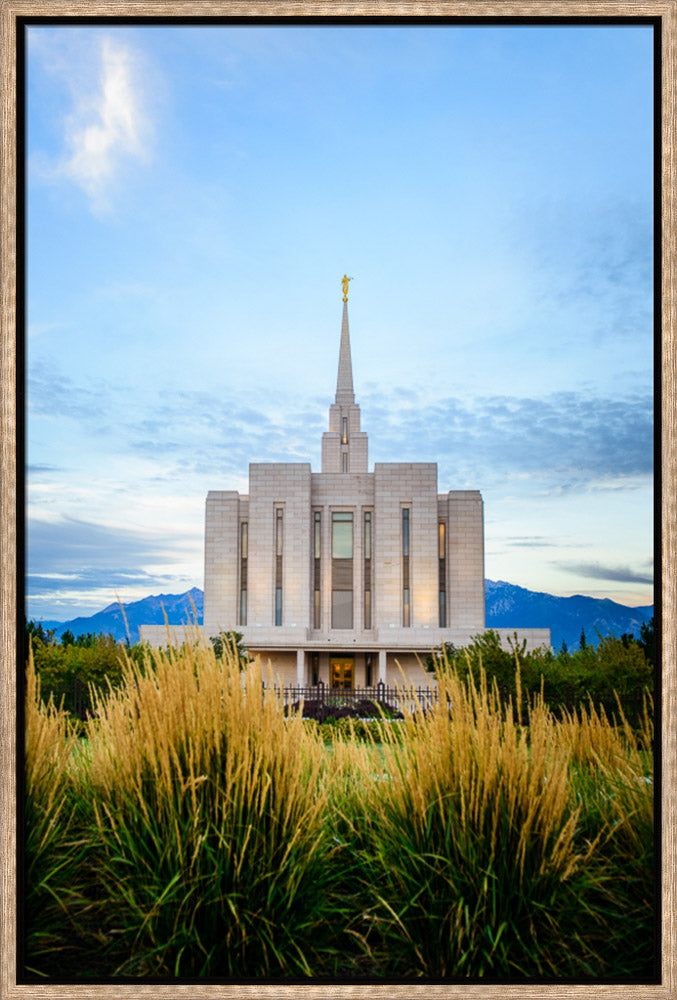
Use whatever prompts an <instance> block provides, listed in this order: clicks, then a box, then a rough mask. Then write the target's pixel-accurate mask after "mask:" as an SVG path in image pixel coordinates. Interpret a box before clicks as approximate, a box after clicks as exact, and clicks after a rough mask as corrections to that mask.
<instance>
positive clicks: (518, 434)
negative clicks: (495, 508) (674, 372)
mask: <svg viewBox="0 0 677 1000" xmlns="http://www.w3.org/2000/svg"><path fill="white" fill-rule="evenodd" d="M392 397H393V398H394V399H397V398H398V391H397V390H395V391H394V392H393V394H392ZM362 410H363V423H364V425H365V426H366V428H367V430H369V429H370V427H369V424H370V423H371V420H372V418H373V417H375V418H376V420H377V421H378V424H379V425H380V426H379V439H378V440H376V439H375V437H374V436H373V435H372V436H371V437H370V444H371V446H372V453H374V452H376V451H377V450H378V452H379V453H380V454H379V456H378V460H379V461H392V460H401V461H417V460H418V461H438V462H439V464H440V472H441V474H442V472H443V471H445V470H446V468H447V467H450V468H452V467H453V470H454V477H455V481H456V482H457V483H458V482H459V481H460V480H462V481H467V482H469V483H472V484H473V485H475V486H479V487H480V488H482V486H483V485H486V484H487V483H488V482H491V483H496V482H497V481H500V480H507V479H511V480H515V479H516V478H518V477H522V478H528V479H530V480H531V481H532V485H533V484H537V483H540V485H541V488H542V489H545V488H547V489H557V490H559V491H567V490H570V489H580V488H611V487H613V485H614V484H618V483H622V484H623V486H624V488H630V487H632V485H633V482H634V481H640V480H642V481H645V480H646V478H647V477H650V476H651V474H652V469H653V400H652V398H651V396H650V395H643V394H640V393H634V394H628V395H626V396H619V397H602V396H591V395H590V394H588V393H585V392H580V391H578V392H559V393H552V394H550V395H547V396H544V397H542V398H536V397H534V398H528V397H527V398H525V397H499V396H488V397H480V398H476V399H473V400H468V401H461V400H458V399H454V398H448V399H442V400H439V401H436V402H430V401H428V400H427V399H426V398H425V397H424V395H423V394H421V396H420V399H419V405H418V406H417V407H412V408H407V410H406V411H403V410H399V409H395V408H394V407H393V404H392V401H391V399H390V398H389V397H386V396H383V395H378V396H372V397H370V398H367V399H365V400H364V405H363V408H362Z"/></svg>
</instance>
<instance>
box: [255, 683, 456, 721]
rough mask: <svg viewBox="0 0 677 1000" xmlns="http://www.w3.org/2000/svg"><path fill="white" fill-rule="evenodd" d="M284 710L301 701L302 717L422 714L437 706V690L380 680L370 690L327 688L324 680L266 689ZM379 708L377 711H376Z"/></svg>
mask: <svg viewBox="0 0 677 1000" xmlns="http://www.w3.org/2000/svg"><path fill="white" fill-rule="evenodd" d="M266 690H267V691H269V692H270V693H271V694H272V695H273V696H274V697H275V698H277V700H278V702H279V703H280V704H281V705H282V707H283V708H285V709H291V708H297V707H298V706H299V705H300V703H301V702H303V706H304V713H303V714H304V715H311V716H315V717H318V716H319V717H321V716H324V717H326V716H328V715H331V714H334V713H336V714H338V715H342V714H348V711H350V713H351V714H352V713H353V712H356V713H357V714H358V715H365V716H367V717H376V718H378V717H379V715H380V714H381V712H383V713H384V714H385V715H386V716H388V715H393V716H394V715H399V714H400V713H401V712H402V711H408V712H413V713H416V712H420V711H426V710H427V709H429V708H431V707H432V706H433V705H434V704H436V703H437V691H436V690H435V689H434V688H430V687H423V686H419V687H413V686H412V687H399V686H394V685H388V684H384V683H383V682H382V681H380V682H379V683H378V684H374V685H372V686H371V687H351V688H339V687H330V686H329V685H328V684H325V683H324V681H320V682H319V683H318V684H313V685H308V686H302V685H294V684H286V685H284V686H278V685H272V687H266ZM379 709H380V710H381V712H379Z"/></svg>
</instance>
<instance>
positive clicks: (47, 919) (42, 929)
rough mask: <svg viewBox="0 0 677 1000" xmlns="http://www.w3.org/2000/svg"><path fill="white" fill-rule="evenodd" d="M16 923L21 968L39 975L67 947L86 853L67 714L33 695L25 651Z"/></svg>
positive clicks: (81, 900)
mask: <svg viewBox="0 0 677 1000" xmlns="http://www.w3.org/2000/svg"><path fill="white" fill-rule="evenodd" d="M25 739H26V762H25V776H26V784H25V790H26V794H25V806H24V820H25V828H26V839H25V843H24V859H25V871H24V878H25V886H26V891H25V896H24V907H25V909H24V918H25V930H26V951H27V955H28V963H27V964H28V968H29V970H30V971H33V972H36V973H38V974H40V975H47V974H49V972H50V971H53V969H54V968H55V967H58V965H59V964H61V963H63V961H64V956H67V954H68V952H69V951H70V950H71V948H72V941H73V932H74V927H75V921H76V920H77V918H78V917H79V916H81V915H82V912H83V910H84V909H85V908H86V905H87V901H86V897H85V896H84V894H83V893H82V892H81V891H80V877H79V875H80V870H81V865H82V864H83V860H84V857H85V854H86V850H87V843H86V841H85V840H84V839H83V838H82V836H81V831H80V829H79V826H78V823H77V813H76V810H75V808H74V796H73V784H72V773H71V772H72V757H73V752H74V748H75V745H76V743H77V739H76V736H75V734H74V732H73V728H72V724H71V722H70V721H69V715H68V713H67V712H65V711H62V710H61V709H60V707H59V706H57V705H55V704H54V701H53V699H51V698H50V699H49V701H48V702H47V704H45V703H43V701H42V699H41V697H40V680H39V677H38V676H37V675H36V672H35V667H34V664H33V656H32V653H31V654H30V655H29V662H28V667H27V671H26V715H25Z"/></svg>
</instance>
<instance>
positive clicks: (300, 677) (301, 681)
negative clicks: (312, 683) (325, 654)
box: [296, 649, 306, 687]
mask: <svg viewBox="0 0 677 1000" xmlns="http://www.w3.org/2000/svg"><path fill="white" fill-rule="evenodd" d="M296 683H297V685H298V687H304V686H305V683H306V654H305V652H304V650H302V649H297V650H296Z"/></svg>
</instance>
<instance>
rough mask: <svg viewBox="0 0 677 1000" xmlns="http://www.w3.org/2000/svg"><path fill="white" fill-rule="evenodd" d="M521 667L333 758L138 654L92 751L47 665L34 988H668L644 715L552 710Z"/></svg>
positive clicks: (30, 701) (232, 685)
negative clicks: (385, 983) (247, 981)
mask: <svg viewBox="0 0 677 1000" xmlns="http://www.w3.org/2000/svg"><path fill="white" fill-rule="evenodd" d="M516 670H517V676H516V687H515V690H516V696H515V703H513V702H510V703H508V704H506V703H504V702H502V701H501V700H500V699H499V697H498V691H497V689H496V687H495V686H494V687H493V688H492V687H491V686H490V685H488V684H487V682H486V678H485V677H484V676H480V678H479V680H478V681H474V680H473V679H472V677H468V678H466V679H465V680H461V679H460V678H459V676H458V674H457V673H456V672H455V671H454V669H452V668H441V670H440V673H439V677H438V684H439V690H440V698H439V704H438V706H437V708H436V709H435V710H434V711H432V712H430V713H428V714H427V715H425V716H422V715H421V714H417V716H416V717H412V716H408V717H406V718H405V720H404V721H403V722H400V723H398V724H397V725H392V724H390V725H389V724H385V723H384V724H383V725H382V726H380V730H381V731H380V733H378V734H377V735H378V736H380V742H374V741H371V742H370V741H367V742H365V741H364V740H360V739H357V738H356V736H355V735H354V734H351V731H350V724H349V723H346V725H345V726H342V727H341V729H340V730H335V731H333V733H332V737H331V743H330V745H329V746H328V745H327V743H326V742H325V739H324V738H323V727H321V726H317V725H308V723H307V722H304V720H303V719H302V718H301V717H300V716H299V715H294V716H291V717H285V715H284V714H283V712H282V711H281V709H280V707H279V705H278V704H277V702H276V701H275V699H274V698H273V697H270V696H264V695H263V688H262V681H263V675H262V667H261V665H260V664H259V663H258V662H255V663H253V664H251V665H249V666H248V667H247V668H246V669H245V670H244V671H242V670H241V669H240V664H239V663H238V661H237V658H235V657H233V656H231V655H229V653H228V652H226V653H225V655H224V657H223V658H219V657H217V656H216V655H215V653H214V651H213V649H212V648H211V647H210V648H200V647H198V646H196V647H194V648H184V649H183V650H182V651H181V653H177V652H175V651H169V652H157V653H150V652H148V653H147V655H146V659H145V661H144V662H142V663H139V662H137V661H132V659H131V658H127V659H126V660H125V662H124V665H123V674H124V678H123V683H122V685H121V686H120V687H118V688H116V689H112V690H110V691H109V692H108V693H106V694H99V695H98V696H97V704H96V713H97V714H96V717H94V718H92V719H90V720H89V721H88V722H87V724H86V731H85V734H84V737H83V736H82V735H81V734H79V733H76V732H75V731H74V730H73V729H72V727H71V722H70V721H69V717H68V716H67V715H66V714H65V713H62V712H60V711H59V710H58V708H56V707H55V706H54V705H53V704H48V705H44V704H43V703H42V701H41V699H40V696H39V684H38V680H37V678H36V674H35V671H34V669H33V667H32V663H29V667H28V684H27V705H26V775H27V781H26V784H27V797H26V829H27V839H26V875H27V892H26V900H25V910H26V921H25V926H26V951H25V955H26V970H27V972H28V973H29V974H31V975H35V976H36V977H38V978H42V977H50V976H51V977H58V978H62V979H64V978H65V979H67V980H73V981H76V980H78V979H83V978H87V977H91V976H106V977H109V976H134V977H153V976H163V977H167V976H177V977H191V978H194V977H213V978H228V979H231V978H234V979H237V978H243V977H248V978H251V977H257V978H258V977H263V978H271V979H280V978H283V977H292V978H294V979H299V978H301V979H303V978H306V977H323V978H325V979H329V980H332V979H339V978H340V979H341V981H343V980H346V979H350V978H353V977H355V978H362V977H382V978H409V977H411V978H412V979H416V978H420V977H427V978H433V979H437V978H460V979H465V978H466V977H470V978H474V977H485V978H486V977H502V978H515V979H522V978H525V977H527V978H533V977H538V978H561V977H573V978H575V979H584V978H587V977H594V978H602V979H604V978H611V977H613V978H618V977H621V978H622V977H627V978H630V979H635V980H640V981H641V980H642V979H648V978H651V977H652V975H653V960H654V905H655V900H654V869H653V856H652V852H653V812H652V804H653V788H652V728H651V720H650V714H649V710H648V708H647V712H646V714H645V718H644V721H643V724H642V725H641V726H640V727H637V726H633V727H632V728H631V727H630V725H628V724H627V723H625V722H624V720H623V719H622V718H620V719H619V720H611V721H610V720H608V719H607V718H606V717H605V716H604V715H603V714H597V713H596V712H595V710H594V709H593V708H592V707H591V706H588V707H587V708H581V709H580V710H579V711H577V712H570V713H568V714H564V715H562V714H561V713H560V714H558V715H557V716H555V715H553V714H552V713H551V712H550V711H549V710H548V708H547V706H546V705H545V704H544V703H543V701H542V699H539V698H531V699H527V698H526V696H524V695H522V693H521V691H520V685H519V669H518V666H516ZM527 702H528V704H527ZM518 703H519V704H518ZM448 706H450V707H451V711H449V710H448ZM525 713H528V714H526V715H525ZM525 719H526V722H525ZM325 732H327V730H325Z"/></svg>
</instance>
